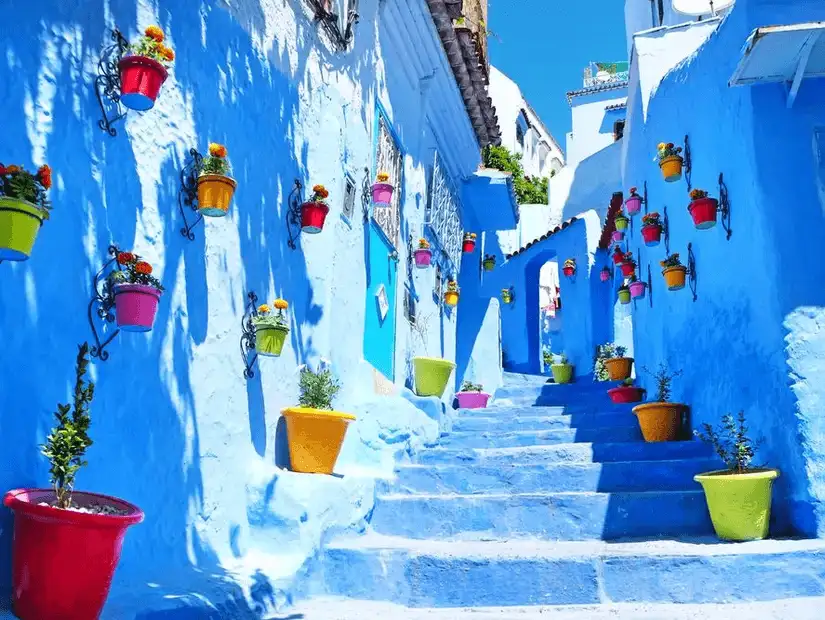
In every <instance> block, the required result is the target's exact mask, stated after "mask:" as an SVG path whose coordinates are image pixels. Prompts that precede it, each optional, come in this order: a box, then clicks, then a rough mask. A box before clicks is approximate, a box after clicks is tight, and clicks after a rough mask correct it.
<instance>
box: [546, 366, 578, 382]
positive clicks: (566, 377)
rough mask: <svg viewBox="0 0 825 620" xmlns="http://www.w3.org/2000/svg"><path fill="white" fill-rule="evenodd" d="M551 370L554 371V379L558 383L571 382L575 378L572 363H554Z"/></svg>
mask: <svg viewBox="0 0 825 620" xmlns="http://www.w3.org/2000/svg"><path fill="white" fill-rule="evenodd" d="M550 370H551V371H553V381H555V382H556V383H570V382H571V381H572V380H573V365H572V364H553V365H551V366H550Z"/></svg>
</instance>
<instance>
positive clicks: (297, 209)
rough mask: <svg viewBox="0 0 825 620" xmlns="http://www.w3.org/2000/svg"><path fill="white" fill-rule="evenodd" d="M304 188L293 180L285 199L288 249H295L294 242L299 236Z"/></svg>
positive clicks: (297, 181) (298, 181)
mask: <svg viewBox="0 0 825 620" xmlns="http://www.w3.org/2000/svg"><path fill="white" fill-rule="evenodd" d="M303 188H304V186H303V184H302V183H301V181H300V180H298V179H295V186H294V187H293V188H292V191H291V192H289V196H288V197H287V199H286V230H287V234H288V235H289V240H288V241H287V245H288V246H289V247H290V249H292V250H295V249H297V247H298V246H297V245H296V244H295V242H296V241H297V240H298V237H299V236H300V234H301V204H302V203H303V199H302V197H301V190H302V189H303Z"/></svg>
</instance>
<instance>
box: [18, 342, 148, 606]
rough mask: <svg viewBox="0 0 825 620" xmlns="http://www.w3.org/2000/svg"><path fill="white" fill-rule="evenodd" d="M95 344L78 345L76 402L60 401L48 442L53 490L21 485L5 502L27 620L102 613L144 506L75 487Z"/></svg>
mask: <svg viewBox="0 0 825 620" xmlns="http://www.w3.org/2000/svg"><path fill="white" fill-rule="evenodd" d="M88 366H89V345H88V344H87V343H84V344H82V345H80V346H79V347H78V352H77V359H76V366H75V386H74V393H73V403H72V404H71V405H70V404H65V405H63V404H59V405H58V406H57V412H56V413H55V418H56V422H57V423H56V425H55V427H54V428H53V429H52V430H51V432H50V433H49V435H48V437H47V438H46V443H45V444H44V445H43V446H42V453H43V455H44V456H45V457H46V458H47V459H49V463H50V468H49V474H50V478H51V488H50V489H15V490H12V491H9V492H7V493H6V495H5V497H4V498H3V503H4V504H5V505H6V506H7V507H8V508H10V509H11V510H12V512H13V513H14V542H13V546H12V598H13V601H12V605H13V609H14V613H15V614H16V615H17V616H18V617H20V618H22V619H23V620H41V619H45V618H60V619H61V620H87V619H90V618H97V617H98V616H99V615H100V612H101V610H102V608H103V605H104V603H105V602H106V597H107V596H108V594H109V588H110V586H111V583H112V577H113V576H114V572H115V569H116V567H117V564H118V562H119V561H120V550H121V547H122V545H123V538H124V536H125V535H126V529H127V528H128V527H129V526H131V525H135V524H137V523H140V522H141V521H143V512H142V511H141V510H140V509H139V508H138V507H136V506H133V505H132V504H129V503H127V502H124V501H123V500H120V499H117V498H114V497H109V496H106V495H99V494H97V493H88V492H82V491H75V490H74V485H75V478H76V476H77V473H78V472H79V471H80V469H81V468H83V467H85V465H86V461H85V460H84V456H85V453H86V449H87V448H88V447H89V446H91V445H92V440H91V438H90V437H89V427H90V425H91V417H90V416H89V408H90V407H91V404H92V400H93V398H94V384H93V383H92V382H90V381H87V380H86V379H85V375H86V372H87V370H88Z"/></svg>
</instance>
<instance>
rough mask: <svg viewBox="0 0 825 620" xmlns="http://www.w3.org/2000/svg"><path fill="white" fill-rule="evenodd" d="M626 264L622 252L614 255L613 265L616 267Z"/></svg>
mask: <svg viewBox="0 0 825 620" xmlns="http://www.w3.org/2000/svg"><path fill="white" fill-rule="evenodd" d="M623 262H624V254H622V253H621V252H615V253H614V254H613V264H614V265H621V264H622V263H623Z"/></svg>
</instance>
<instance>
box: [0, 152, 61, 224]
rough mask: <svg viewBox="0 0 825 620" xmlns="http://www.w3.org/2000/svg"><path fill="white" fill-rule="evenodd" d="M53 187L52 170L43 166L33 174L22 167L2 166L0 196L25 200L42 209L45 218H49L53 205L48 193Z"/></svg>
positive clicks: (0, 171)
mask: <svg viewBox="0 0 825 620" xmlns="http://www.w3.org/2000/svg"><path fill="white" fill-rule="evenodd" d="M51 186H52V169H51V168H49V166H47V165H45V164H44V165H42V166H40V168H38V169H37V172H36V173H34V174H32V173H31V172H28V171H27V170H25V169H24V168H23V167H22V166H15V165H11V166H4V165H3V164H0V196H5V197H7V198H14V199H15V200H25V201H26V202H30V203H31V204H33V205H36V206H38V207H40V210H41V211H42V214H43V218H44V219H48V218H49V211H50V210H51V208H52V203H51V201H50V200H49V199H48V197H47V196H46V192H47V191H48V190H49V189H50V188H51Z"/></svg>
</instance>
